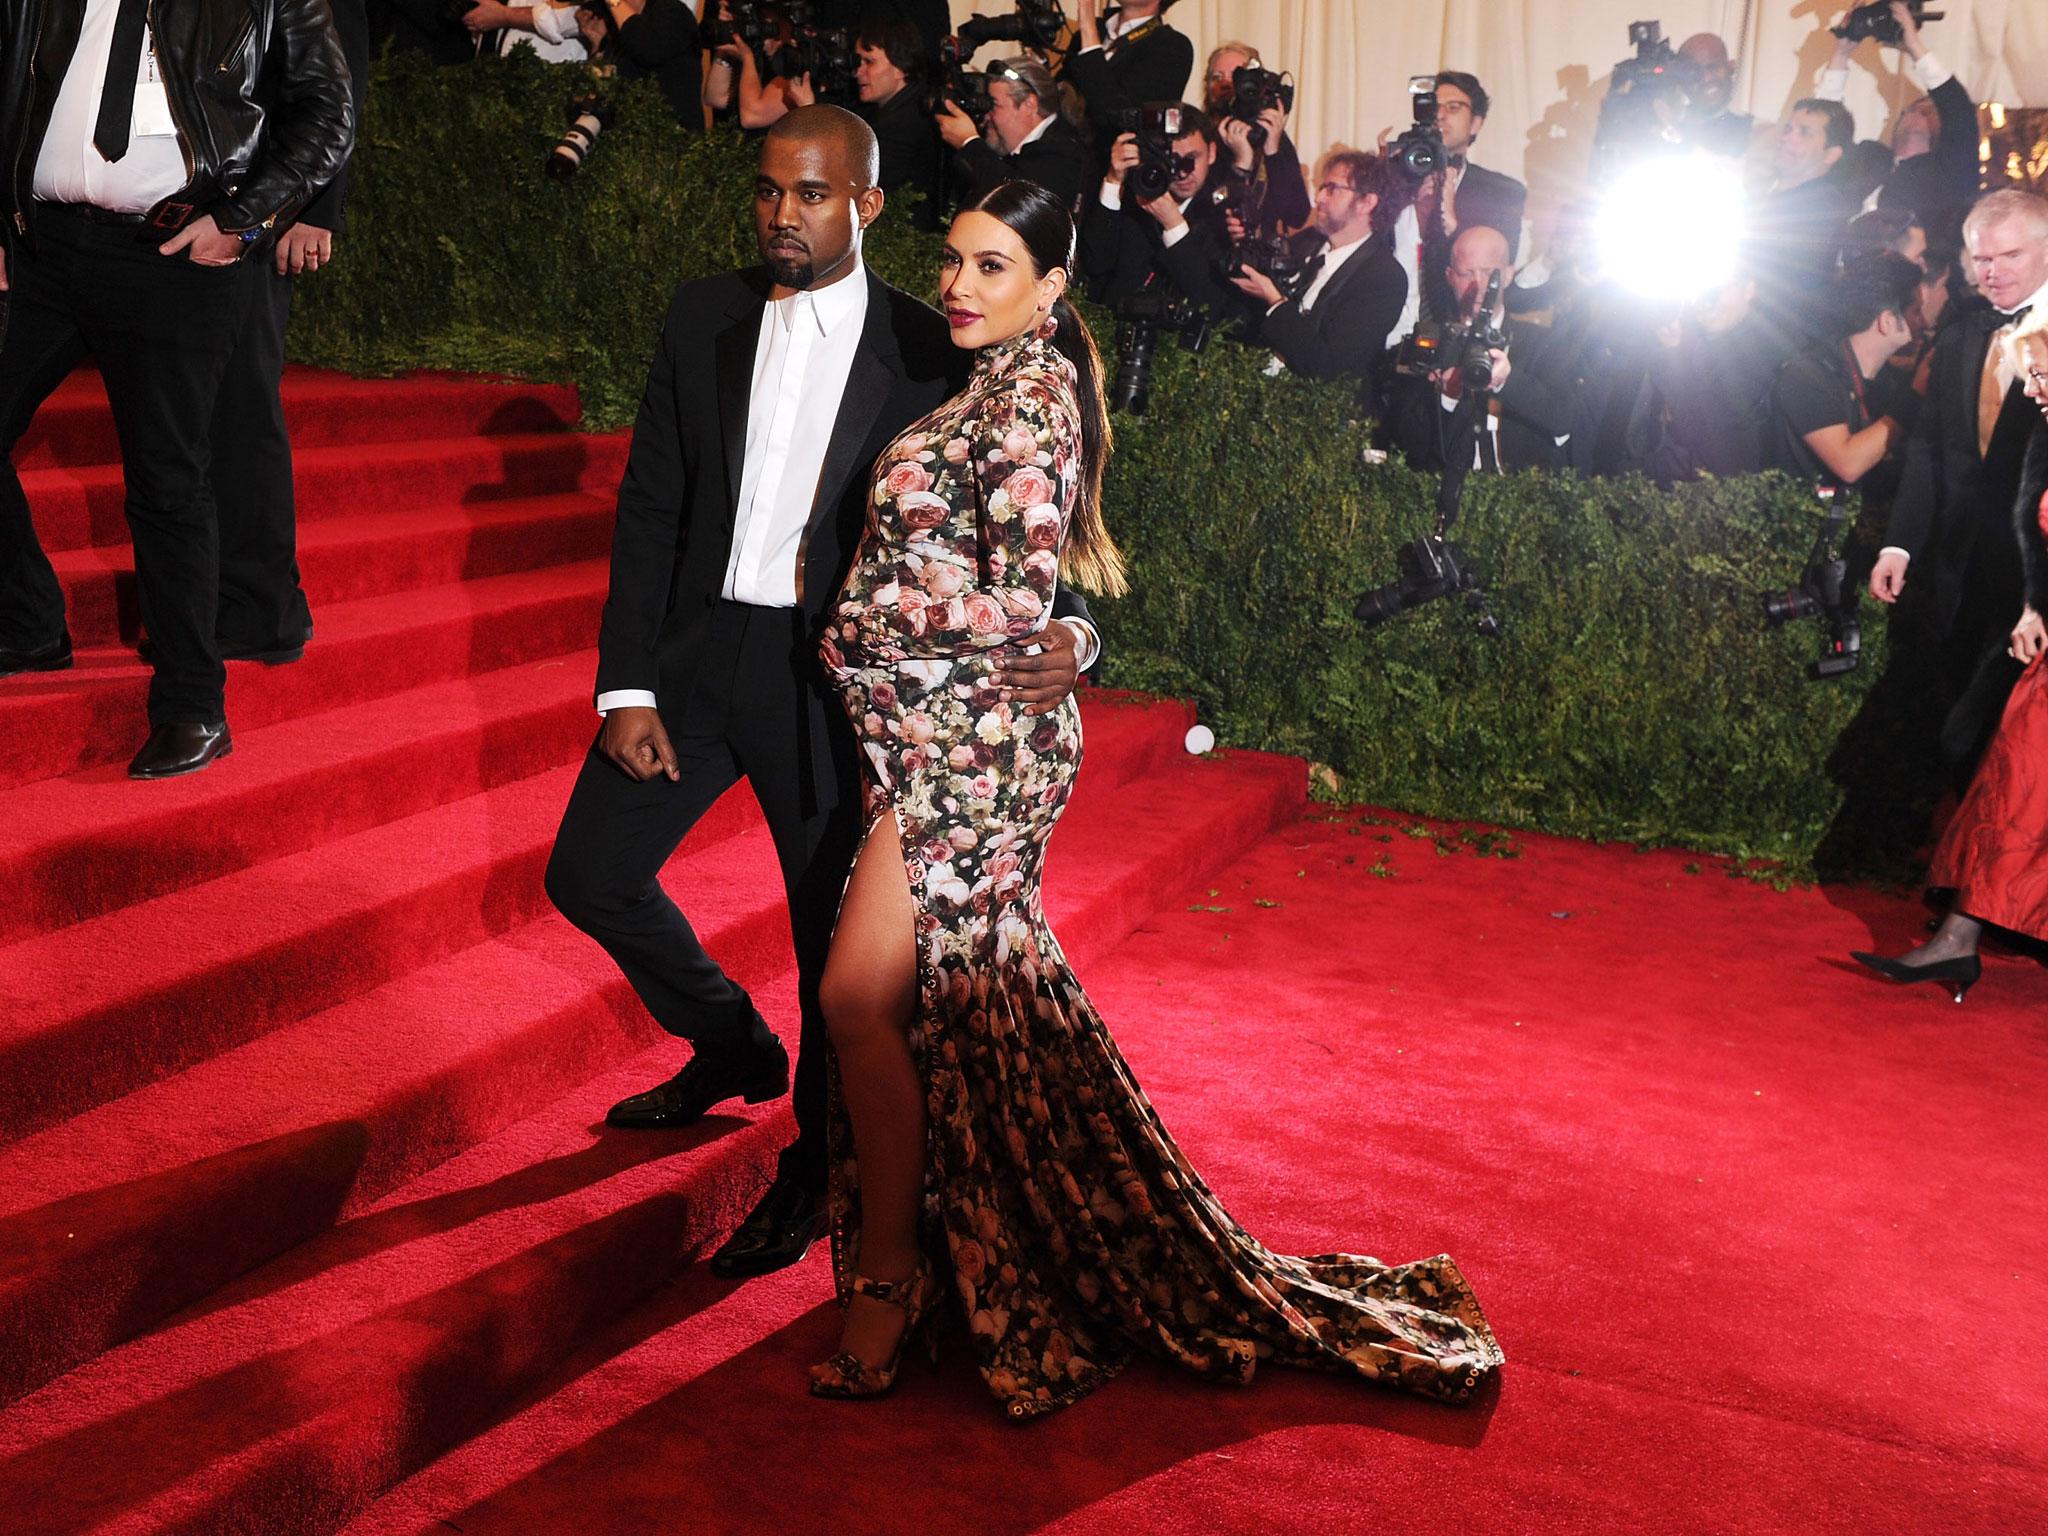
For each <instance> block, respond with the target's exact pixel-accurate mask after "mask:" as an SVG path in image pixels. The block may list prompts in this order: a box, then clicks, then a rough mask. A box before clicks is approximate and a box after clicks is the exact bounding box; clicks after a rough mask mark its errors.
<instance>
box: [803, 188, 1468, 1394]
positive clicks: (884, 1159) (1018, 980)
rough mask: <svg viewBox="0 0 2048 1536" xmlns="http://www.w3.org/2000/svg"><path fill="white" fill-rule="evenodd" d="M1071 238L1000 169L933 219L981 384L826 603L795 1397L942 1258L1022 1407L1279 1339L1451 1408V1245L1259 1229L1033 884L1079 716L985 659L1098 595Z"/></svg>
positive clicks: (898, 1338) (886, 505) (1232, 1357)
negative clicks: (806, 1272)
mask: <svg viewBox="0 0 2048 1536" xmlns="http://www.w3.org/2000/svg"><path fill="white" fill-rule="evenodd" d="M1073 261H1074V225H1073V221H1072V220H1071V219H1070V218H1069V217H1068V215H1067V212H1066V210H1065V209H1064V208H1063V207H1062V206H1061V205H1060V203H1059V201H1058V200H1057V199H1056V198H1055V197H1054V196H1053V195H1052V194H1050V193H1048V192H1046V191H1045V190H1044V189H1043V188H1040V187H1037V186H1031V185H1027V184H1024V183H1020V182H1009V183H1005V184H1004V185H1002V186H999V187H996V188H994V189H993V190H992V191H990V192H988V193H987V194H986V195H984V196H982V197H981V198H979V199H978V200H976V201H975V202H974V203H973V204H972V205H971V206H969V207H968V208H966V209H964V210H963V211H962V212H961V213H960V214H959V216H958V217H957V218H955V220H954V221H953V225H952V229H951V231H950V235H949V238H948V241H947V245H946V252H945V258H944V271H943V276H942V282H941V288H942V293H943V302H944V305H945V309H946V317H947V320H948V322H949V323H950V324H951V326H952V329H953V338H954V341H955V343H956V345H959V346H962V347H971V348H973V349H974V350H975V353H976V360H975V367H974V374H973V377H972V379H971V380H970V382H969V384H968V386H967V388H966V389H965V390H964V391H963V392H962V393H961V394H959V395H957V396H955V397H954V398H953V399H952V400H950V401H948V402H947V403H946V404H945V405H943V406H941V407H940V408H939V409H938V410H937V411H935V412H933V413H932V414H931V415H930V416H927V417H926V418H925V419H924V420H922V421H920V422H917V423H916V424H914V425H913V426H911V427H910V429H909V430H908V431H906V432H905V433H904V434H903V435H902V436H901V437H899V438H898V439H897V440H896V442H895V443H893V444H892V445H891V446H890V448H889V449H888V451H887V452H886V453H884V455H883V456H882V459H881V461H880V463H878V464H877V465H876V469H875V486H874V493H873V497H872V500H871V503H870V505H871V512H870V520H869V525H868V529H867V533H866V536H865V538H864V539H863V541H862V545H861V549H860V553H859V554H858V555H857V556H856V557H855V560H854V564H853V569H852V570H851V572H850V573H849V574H848V576H847V580H846V585H845V588H844V589H843V590H842V592H841V593H840V596H839V600H838V602H837V604H836V605H835V606H834V608H833V609H832V610H831V612H830V614H829V616H828V628H827V631H826V638H825V641H824V645H823V651H824V656H825V661H826V663H827V665H828V667H829V668H830V669H831V672H832V675H833V678H834V681H835V682H836V684H837V686H838V688H839V690H840V694H841V697H842V699H843V701H844V702H845V705H846V708H847V711H848V713H849V714H850V715H851V717H852V719H853V724H854V730H855V732H856V734H857V735H858V737H859V739H860V742H861V745H862V747H863V749H864V754H865V759H866V768H867V774H866V781H867V812H868V817H869V830H868V834H867V838H866V841H865V843H864V844H863V846H862V849H861V852H860V855H859V857H858V859H857V860H856V862H855V864H854V869H853V873H852V875H851V876H850V877H849V878H848V881H847V887H846V895H845V898H844V901H843V903H842V905H841V907H840V912H839V923H838V927H837V929H836V931H835V933H834V935H833V941H832V952H831V957H830V959H829V960H828V962H827V964H826V969H825V975H824V980H823V983H822V987H821V1000H822V1002H823V1005H824V1011H825V1017H826V1023H827V1027H828V1028H829V1030H830V1032H831V1039H832V1045H833V1054H834V1074H833V1075H834V1093H833V1114H832V1134H831V1141H832V1147H831V1157H832V1170H831V1175H832V1177H831V1197H830V1198H831V1216H832V1258H833V1265H834V1272H835V1274H836V1276H837V1278H838V1283H839V1291H840V1295H841V1297H842V1299H843V1300H844V1302H845V1304H846V1318H845V1327H844V1332H843V1334H842V1337H841V1341H840V1349H839V1352H838V1353H837V1354H835V1355H834V1356H833V1357H832V1358H831V1359H830V1360H827V1361H825V1362H824V1363H823V1364H821V1365H819V1366H817V1367H815V1368H814V1369H813V1371H812V1380H811V1387H812V1390H813V1391H814V1392H816V1393H817V1394H819V1395H820V1396H824V1397H846V1398H850V1397H875V1396H879V1395H881V1394H882V1393H884V1392H886V1391H888V1390H889V1388H890V1387H891V1386H892V1385H893V1384H894V1382H895V1378H896V1370H897V1366H898V1363H899V1362H900V1360H901V1358H902V1355H903V1352H904V1349H905V1347H906V1345H907V1344H908V1343H909V1341H910V1340H911V1338H912V1337H913V1336H914V1335H915V1333H916V1332H917V1330H918V1329H919V1328H920V1327H921V1326H922V1325H923V1324H925V1323H926V1322H927V1321H928V1320H929V1318H930V1315H931V1313H932V1311H933V1309H934V1308H935V1307H936V1306H937V1304H938V1302H939V1298H940V1297H941V1295H942V1294H943V1293H944V1290H945V1289H946V1288H947V1287H942V1285H941V1282H940V1279H939V1275H940V1273H942V1272H949V1280H950V1290H951V1292H952V1294H953V1296H954V1297H955V1298H956V1300H957V1302H958V1304H959V1306H960V1307H961V1308H962V1310H963V1312H964V1314H965V1317H966V1321H967V1324H968V1327H969V1330H970V1333H971V1335H972V1338H973V1340H974V1346H975V1349H976V1352H977V1355H978V1363H979V1365H980V1368H981V1371H982V1374H983V1376H984V1377H985V1378H986V1380H987V1382H988V1384H989V1387H990V1388H991V1389H992V1390H993V1391H994V1392H995V1394H996V1396H997V1398H998V1399H999V1400H1000V1401H1001V1402H1002V1403H1003V1405H1004V1406H1005V1408H1006V1410H1007V1411H1008V1412H1009V1413H1010V1414H1011V1415H1012V1416H1013V1417H1016V1418H1027V1417H1030V1416H1032V1415H1034V1414H1039V1413H1044V1412H1047V1411H1049V1410H1051V1409H1053V1408H1057V1407H1060V1406H1061V1405H1063V1404H1065V1403H1068V1402H1071V1401H1073V1400H1074V1399H1075V1398H1077V1397H1079V1396H1081V1395H1082V1394H1083V1393H1084V1392H1086V1391H1088V1390H1089V1389H1090V1388H1092V1387H1094V1386H1096V1385H1098V1384H1099V1383H1100V1382H1102V1381H1103V1380H1105V1379H1106V1378H1107V1377H1108V1376H1109V1375H1111V1374H1112V1373H1114V1372H1115V1371H1116V1369H1117V1368H1118V1367H1119V1366H1120V1365H1121V1364H1122V1363H1123V1362H1124V1360H1125V1359H1127V1358H1128V1357H1129V1356H1130V1355H1131V1354H1132V1353H1134V1352H1135V1351H1137V1350H1140V1349H1143V1350H1147V1351H1150V1352H1152V1353H1154V1354H1157V1355H1160V1356H1163V1357H1165V1358H1167V1359H1171V1360H1175V1361H1178V1362H1179V1363H1181V1364H1182V1365H1185V1366H1187V1367H1188V1368H1190V1369H1192V1370H1194V1371H1196V1372H1198V1373H1200V1374H1203V1375H1206V1376H1210V1377H1215V1378H1220V1379H1224V1380H1229V1381H1244V1380H1246V1379H1247V1378H1249V1377H1250V1375H1251V1374H1252V1369H1253V1366H1254V1364H1255V1363H1256V1362H1257V1361H1258V1359H1260V1358H1261V1357H1263V1356H1272V1357H1274V1358H1276V1359H1280V1360H1284V1361H1288V1362H1291V1363H1294V1364H1301V1365H1313V1366H1320V1367H1324V1368H1327V1369H1333V1370H1349V1371H1353V1372H1356V1373H1357V1374H1360V1375H1363V1376H1368V1377H1373V1378H1376V1379H1381V1380H1385V1381H1389V1382H1393V1383H1396V1384H1398V1385H1400V1386H1404V1387H1407V1388H1410V1389H1412V1390H1414V1391H1418V1392H1425V1393H1429V1394H1431V1395H1434V1396H1438V1397H1444V1398H1451V1399H1458V1398H1463V1397H1465V1396H1467V1395H1468V1394H1469V1393H1470V1392H1471V1391H1472V1390H1473V1388H1474V1387H1475V1386H1477V1384H1478V1383H1479V1382H1480V1380H1481V1379H1482V1378H1483V1377H1485V1376H1486V1375H1488V1374H1489V1373H1490V1372H1491V1371H1492V1370H1493V1369H1494V1368H1495V1367H1496V1366H1497V1365H1498V1364H1499V1362H1500V1358H1501V1356H1500V1350H1499V1348H1498V1346H1497V1345H1496V1344H1495V1343H1494V1340H1493V1335H1492V1333H1491V1331H1490V1330H1489V1329H1488V1328H1487V1325H1486V1321H1485V1319H1484V1317H1483V1316H1482V1315H1481V1314H1480V1311H1479V1306H1478V1304H1477V1302H1476V1301H1474V1299H1473V1297H1472V1293H1471V1291H1470V1289H1469V1288H1468V1287H1467V1286H1466V1284H1465V1282H1464V1280H1463V1278H1462V1277H1461V1276H1460V1275H1459V1273H1458V1270H1457V1267H1456V1266H1455V1265H1453V1264H1452V1263H1451V1261H1450V1260H1449V1259H1448V1258H1444V1257H1439V1258H1435V1259H1427V1260H1423V1261H1421V1262H1419V1263H1415V1264H1409V1265H1404V1266H1400V1267H1390V1266H1387V1265H1383V1264H1380V1263H1379V1262H1378V1261H1376V1260H1373V1259H1366V1258H1355V1257H1350V1256H1346V1255H1329V1256H1325V1257H1321V1258H1312V1259H1302V1258H1287V1257H1282V1256H1280V1255H1276V1254H1273V1253H1270V1252H1268V1251H1267V1250H1266V1249H1265V1248H1263V1247H1262V1246H1260V1244H1259V1243H1258V1242H1256V1241H1255V1240H1254V1239H1253V1238H1251V1237H1250V1236H1249V1235H1247V1234H1246V1233H1245V1232H1244V1230H1243V1229H1242V1228H1240V1227H1239V1226H1238V1225H1237V1224H1236V1223H1235V1222H1233V1221H1232V1220H1231V1219H1230V1216H1229V1215H1228V1213H1227V1212H1225V1211H1224V1210H1223V1208H1222V1207H1221V1206H1220V1205H1219V1204H1218V1203H1217V1202H1216V1200H1215V1198H1214V1197H1213V1196H1212V1195H1211V1194H1210V1193H1209V1191H1208V1189H1207V1188H1206V1186H1205V1185H1204V1184H1203V1182H1202V1180H1201V1177H1200V1176H1199V1175H1198V1174H1197V1173H1196V1172H1195V1171H1194V1170H1193V1169H1192V1168H1191V1167H1189V1166H1188V1163H1187V1161H1186V1160H1185V1159H1184V1158H1183V1157H1182V1156H1181V1153H1180V1150H1179V1149H1178V1148H1177V1147H1176V1146H1175V1145H1174V1143H1173V1140H1172V1139H1171V1138H1170V1137H1169V1136H1168V1135H1167V1134H1166V1131H1165V1130H1164V1129H1163V1128H1162V1127H1161V1125H1160V1123H1159V1119H1158V1117H1157V1116H1156V1115H1155V1114H1154V1113H1153V1111H1152V1108H1151V1106H1150V1105H1149V1104H1148V1103H1147V1102H1146V1100H1145V1097H1144V1095H1143V1093H1142V1092H1141V1091H1140V1090H1139V1088H1138V1085H1137V1082H1136V1080H1135V1079H1134V1078H1133V1077H1132V1075H1131V1072H1130V1069H1129V1067H1128V1066H1126V1064H1125V1062H1124V1060H1123V1057H1122V1056H1121V1055H1120V1054H1119V1053H1118V1051H1117V1048H1116V1044H1115V1042H1114V1041H1112V1040H1111V1039H1110V1036H1109V1031H1108V1030H1107V1029H1106V1028H1105V1027H1104V1026H1103V1023H1102V1020H1101V1018H1100V1017H1099V1016H1098V1015H1097V1014H1096V1012H1095V1010H1094V1009H1093V1008H1092V1007H1091V1006H1090V1005H1089V1003H1088V999H1087V998H1086V997H1085V996H1084V995H1083V993H1082V991H1081V988H1080V986H1079V984H1078V983H1077V982H1076V981H1075V980H1074V976H1073V973H1072V972H1071V971H1070V970H1069V969H1068V968H1067V963H1066V960H1065V958H1064V957H1063V956H1062V955H1061V953H1060V949H1059V944H1058V942H1057V941H1056V940H1055V939H1054V938H1053V935H1052V931H1051V930H1050V929H1049V928H1048V927H1047V926H1046V921H1045V912H1044V908H1043V906H1042V904H1041V902H1040V897H1039V876H1040V872H1041V870H1042V867H1043V864H1044V858H1045V846H1046V840H1047V838H1048V837H1050V836H1051V834H1052V830H1053V827H1054V825H1055V824H1056V823H1057V821H1058V820H1059V815H1060V812H1061V810H1062V809H1063V808H1064V806H1065V804H1066V800H1067V795H1068V791H1069V790H1070V789H1071V787H1072V785H1073V781H1074V775H1075V772H1076V771H1077V770H1078V768H1079V767H1080V762H1081V730H1080V719H1079V715H1078V712H1077V711H1076V709H1075V706H1074V701H1073V700H1072V699H1071V698H1067V699H1065V700H1063V701H1062V702H1061V703H1060V704H1059V705H1058V706H1057V707H1055V708H1054V709H1053V710H1052V712H1050V713H1048V714H1043V715H1032V714H1030V713H1028V712H1025V711H1023V710H1021V709H1019V708H1017V707H1016V706H1015V705H1013V704H1012V702H1011V701H1010V700H1009V699H1007V698H1006V697H1005V696H1004V694H1003V691H1002V690H1000V689H998V688H995V687H992V686H990V684H989V681H988V676H987V668H986V666H985V664H984V653H986V652H988V651H990V650H992V649H994V648H996V647H998V646H1002V645H1007V644H1013V643H1017V642H1027V643H1028V641H1029V638H1030V636H1031V635H1033V634H1034V633H1036V632H1037V631H1038V629H1039V628H1040V627H1041V626H1042V625H1043V624H1044V623H1045V620H1046V616H1047V614H1048V613H1049V611H1050V608H1051V602H1052V596H1053V592H1054V588H1055V586H1056V584H1057V583H1058V582H1059V581H1060V580H1062V579H1067V580H1072V581H1075V582H1077V583H1079V584H1080V585H1082V586H1085V587H1089V588H1091V589H1093V590H1094V591H1097V592H1100V593H1104V594H1107V595H1115V594H1116V593H1118V592H1120V591H1122V590H1123V585H1124V573H1123V561H1122V558H1121V556H1120V555H1119V554H1118V552H1117V548H1116V545H1115V542H1114V541H1113V540H1112V539H1111V537H1110V535H1109V531H1108V529H1107V528H1106V527H1105V526H1104V523H1103V519H1102V495H1101V490H1102V472H1103V466H1104V464H1105V462H1106V460H1107V458H1108V454H1109V446H1110V433H1109V420H1108V416H1107V414H1106V412H1105V410H1104V408H1103V400H1102V367H1101V363H1100V360H1099V359H1098V358H1097V356H1096V354H1095V348H1094V344H1093V342H1092V341H1091V339H1090V337H1089V334H1088V331H1087V328H1086V327H1085V326H1083V325H1082V324H1081V322H1080V320H1079V318H1078V317H1077V316H1076V315H1075V314H1074V312H1073V311H1072V309H1071V308H1070V307H1069V306H1068V304H1067V302H1066V298H1065V292H1066V286H1067V278H1068V274H1069V273H1070V272H1071V271H1072V270H1073ZM935 1260H936V1261H937V1262H936V1263H935V1262H934V1261H935Z"/></svg>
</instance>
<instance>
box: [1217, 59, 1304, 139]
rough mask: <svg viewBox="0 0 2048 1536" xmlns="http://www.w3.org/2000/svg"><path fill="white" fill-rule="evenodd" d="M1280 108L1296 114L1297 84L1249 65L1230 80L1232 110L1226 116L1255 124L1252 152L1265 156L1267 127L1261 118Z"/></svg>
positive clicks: (1263, 67) (1260, 66)
mask: <svg viewBox="0 0 2048 1536" xmlns="http://www.w3.org/2000/svg"><path fill="white" fill-rule="evenodd" d="M1275 107H1278V108H1279V109H1280V110H1281V111H1282V112H1292V111H1293V110H1294V82H1293V81H1292V80H1289V79H1288V78H1287V77H1286V76H1285V75H1283V74H1280V73H1279V72H1277V71H1275V70H1270V69H1267V68H1266V67H1265V66H1264V65H1262V64H1247V65H1245V66H1244V67H1243V68H1241V69H1238V70H1235V71H1233V72H1232V74H1231V76H1230V110H1229V111H1228V112H1226V113H1224V114H1223V115H1224V116H1225V117H1229V118H1235V119H1236V120H1237V121H1238V122H1240V123H1249V124H1251V130H1252V134H1251V138H1252V148H1253V149H1256V150H1258V151H1260V152H1261V153H1264V151H1265V148H1266V125H1265V124H1264V123H1262V122H1260V121H1259V115H1260V114H1261V113H1263V112H1270V111H1272V110H1273V109H1274V108H1275Z"/></svg>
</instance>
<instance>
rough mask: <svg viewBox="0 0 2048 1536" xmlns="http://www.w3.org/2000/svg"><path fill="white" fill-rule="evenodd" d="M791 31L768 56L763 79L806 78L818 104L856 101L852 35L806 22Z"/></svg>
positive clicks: (854, 56) (858, 61)
mask: <svg viewBox="0 0 2048 1536" xmlns="http://www.w3.org/2000/svg"><path fill="white" fill-rule="evenodd" d="M792 13H793V14H794V13H795V8H794V7H792ZM792 29H793V35H792V36H791V37H790V38H789V39H788V41H786V42H785V43H784V44H783V46H782V47H780V48H778V49H777V50H776V51H775V52H773V53H771V54H769V55H768V57H767V60H766V67H765V68H764V69H763V70H762V72H761V73H762V77H763V78H764V79H770V80H772V79H777V78H780V79H785V80H798V79H801V78H802V77H803V76H805V75H809V76H810V77H811V90H812V92H813V93H814V94H815V95H816V96H817V98H818V99H819V100H820V101H841V102H844V101H852V100H855V99H856V98H857V97H858V96H859V94H860V89H859V82H858V81H857V80H856V79H855V78H854V70H855V69H856V68H857V67H858V65H859V63H860V59H859V56H858V55H857V54H856V53H855V52H854V47H853V34H852V33H851V32H849V31H848V30H847V29H846V28H844V27H833V28H829V29H828V28H821V27H815V26H812V25H811V24H810V23H808V22H801V23H793V24H792Z"/></svg>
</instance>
